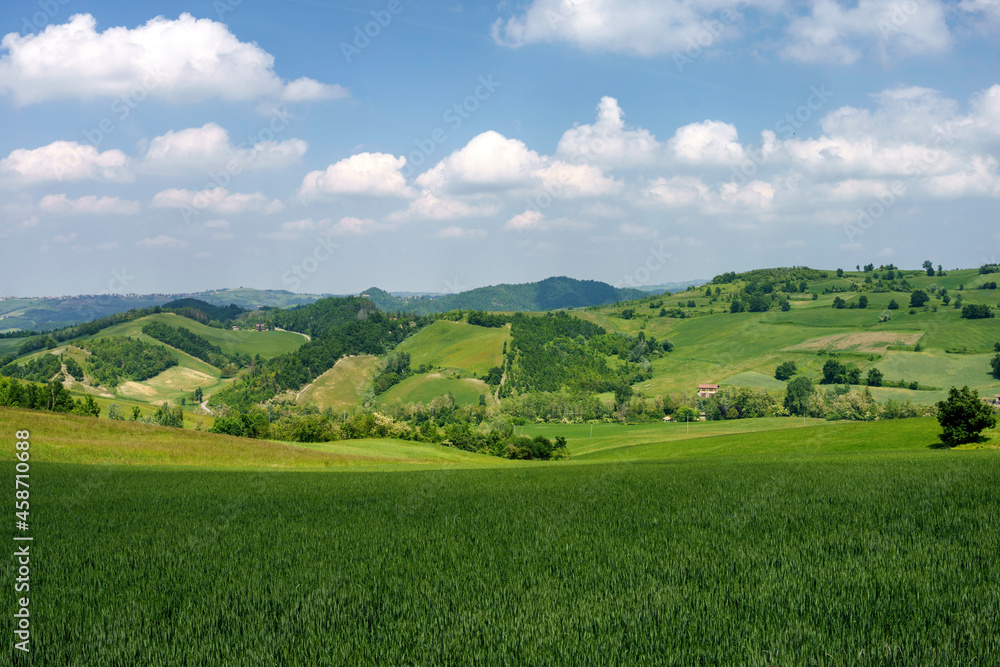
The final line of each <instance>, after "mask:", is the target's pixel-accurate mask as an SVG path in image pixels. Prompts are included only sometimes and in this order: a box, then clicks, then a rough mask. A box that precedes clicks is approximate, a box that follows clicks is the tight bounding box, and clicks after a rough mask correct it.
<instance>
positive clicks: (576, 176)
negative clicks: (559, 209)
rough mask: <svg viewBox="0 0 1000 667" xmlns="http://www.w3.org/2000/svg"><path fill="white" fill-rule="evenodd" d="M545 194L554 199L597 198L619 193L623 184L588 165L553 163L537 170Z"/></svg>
mask: <svg viewBox="0 0 1000 667" xmlns="http://www.w3.org/2000/svg"><path fill="white" fill-rule="evenodd" d="M536 175H537V176H538V177H539V178H540V179H541V182H542V187H543V188H544V189H545V191H546V192H548V193H551V194H552V195H553V196H556V197H599V196H601V195H609V194H615V193H618V192H621V190H622V187H623V186H624V184H623V183H622V182H621V181H616V180H615V179H614V178H611V177H608V176H605V175H604V174H603V173H602V172H601V170H600V169H598V168H597V167H595V166H593V165H589V164H566V163H565V162H559V161H555V162H553V163H551V164H550V165H549V166H548V167H545V168H544V169H540V170H538V172H536Z"/></svg>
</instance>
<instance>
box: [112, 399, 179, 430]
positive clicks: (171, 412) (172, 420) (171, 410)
mask: <svg viewBox="0 0 1000 667" xmlns="http://www.w3.org/2000/svg"><path fill="white" fill-rule="evenodd" d="M108 419H110V420H112V421H125V413H123V412H122V409H121V406H120V405H118V404H117V403H112V404H111V405H109V406H108ZM129 421H133V422H138V423H140V424H156V425H159V426H170V427H172V428H184V411H183V410H181V408H180V407H172V406H171V405H169V404H168V403H163V404H162V405H160V406H159V407H157V408H156V412H154V413H153V414H152V415H148V416H146V417H143V416H142V413H141V412H140V411H139V408H138V407H133V408H132V414H131V415H130V416H129Z"/></svg>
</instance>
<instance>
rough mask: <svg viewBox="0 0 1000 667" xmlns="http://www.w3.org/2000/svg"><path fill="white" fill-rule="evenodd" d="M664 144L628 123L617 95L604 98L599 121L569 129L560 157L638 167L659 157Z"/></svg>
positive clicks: (561, 147)
mask: <svg viewBox="0 0 1000 667" xmlns="http://www.w3.org/2000/svg"><path fill="white" fill-rule="evenodd" d="M660 151H661V146H660V143H659V142H658V141H657V140H656V138H655V137H654V136H653V135H652V134H651V133H650V132H649V130H644V129H642V128H637V129H632V128H628V127H626V125H625V114H624V112H622V109H621V107H620V106H619V105H618V100H616V99H615V98H613V97H602V98H601V101H600V103H599V104H598V105H597V120H596V121H595V122H594V123H593V124H592V125H577V126H575V127H573V128H572V129H569V130H566V132H565V133H563V136H562V138H561V139H560V140H559V146H558V147H557V148H556V156H557V157H558V158H560V159H562V160H564V161H567V162H571V163H590V164H596V165H600V166H603V167H606V168H615V167H637V166H643V165H648V164H652V163H654V162H656V161H657V160H658V159H659V153H660Z"/></svg>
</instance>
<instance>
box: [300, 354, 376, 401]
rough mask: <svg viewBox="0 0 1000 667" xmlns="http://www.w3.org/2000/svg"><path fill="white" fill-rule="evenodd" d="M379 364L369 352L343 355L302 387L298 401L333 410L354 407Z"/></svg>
mask: <svg viewBox="0 0 1000 667" xmlns="http://www.w3.org/2000/svg"><path fill="white" fill-rule="evenodd" d="M379 363H380V360H379V358H378V357H373V356H371V355H361V356H356V357H344V358H343V359H341V360H339V361H338V362H337V364H336V365H335V366H334V367H333V368H331V369H330V370H328V371H327V372H325V373H323V374H322V375H320V376H319V377H318V378H316V379H315V380H314V381H313V382H312V383H311V384H310V385H309V386H307V387H306V388H305V389H303V390H302V392H301V393H300V394H299V397H298V403H300V404H305V403H309V404H311V405H315V406H317V407H320V408H332V409H333V410H342V409H345V408H352V407H356V406H358V405H360V404H361V398H362V396H363V395H364V391H365V388H366V387H367V386H368V385H370V384H371V382H372V379H373V378H374V376H375V372H376V370H378V367H379Z"/></svg>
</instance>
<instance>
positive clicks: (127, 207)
mask: <svg viewBox="0 0 1000 667" xmlns="http://www.w3.org/2000/svg"><path fill="white" fill-rule="evenodd" d="M38 209H39V210H40V211H42V212H43V213H48V214H51V215H135V214H136V213H138V212H139V209H140V205H139V202H137V201H131V200H127V199H119V198H118V197H96V196H94V195H87V196H85V197H80V198H79V199H70V198H68V197H67V196H66V195H65V194H57V195H46V196H44V197H42V200H41V201H40V202H38Z"/></svg>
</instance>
